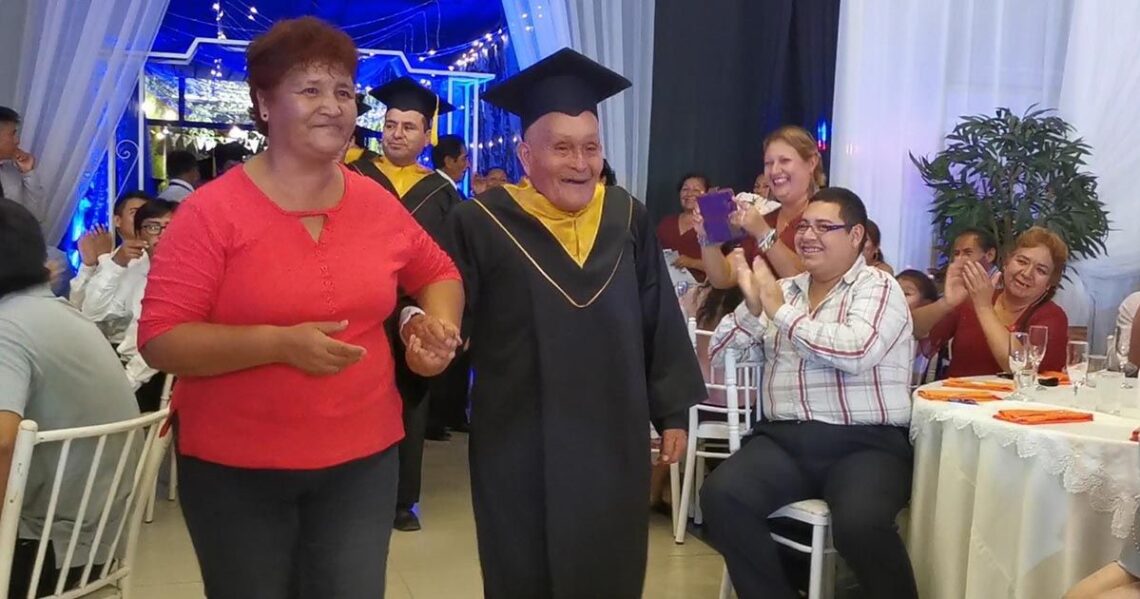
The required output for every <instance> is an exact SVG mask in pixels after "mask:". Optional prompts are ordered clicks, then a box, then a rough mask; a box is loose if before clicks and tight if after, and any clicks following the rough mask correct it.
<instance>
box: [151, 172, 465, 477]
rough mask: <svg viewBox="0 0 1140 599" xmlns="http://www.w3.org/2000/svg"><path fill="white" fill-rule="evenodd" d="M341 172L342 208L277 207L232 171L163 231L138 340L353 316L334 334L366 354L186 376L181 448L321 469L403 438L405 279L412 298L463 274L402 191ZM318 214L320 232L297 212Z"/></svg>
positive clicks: (180, 402) (265, 464)
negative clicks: (322, 363)
mask: <svg viewBox="0 0 1140 599" xmlns="http://www.w3.org/2000/svg"><path fill="white" fill-rule="evenodd" d="M341 170H342V172H343V173H344V178H345V190H344V196H343V197H342V198H341V200H340V203H338V204H337V205H336V206H335V207H333V208H330V209H328V210H325V211H320V212H304V213H299V212H286V211H284V210H282V209H281V208H280V207H279V206H278V205H277V204H275V203H273V202H272V201H271V200H270V199H269V198H267V197H266V196H265V195H264V194H263V193H262V192H261V191H260V190H259V189H258V188H257V186H255V185H254V183H253V181H252V180H251V179H250V178H249V176H248V175H246V173H245V169H244V168H235V169H232V170H230V171H229V172H228V173H226V174H225V175H224V176H222V177H221V178H219V179H218V180H216V181H214V182H212V183H210V184H209V185H206V186H205V187H203V188H201V189H200V190H198V191H196V192H195V193H193V194H191V195H190V197H189V198H188V199H187V200H186V201H185V202H183V204H182V206H181V207H180V208H179V210H178V212H177V214H176V215H175V217H174V219H173V222H172V223H171V225H170V228H169V229H167V230H166V233H165V235H164V236H163V238H162V249H161V250H160V251H159V252H156V256H155V259H154V261H153V263H152V266H151V270H150V275H149V279H148V283H147V287H146V296H145V298H144V299H143V312H142V316H141V318H140V320H139V339H138V343H139V347H142V346H144V345H145V344H146V343H147V342H148V341H150V340H151V339H154V338H155V337H158V336H160V335H162V334H163V333H166V332H168V331H169V330H171V329H172V328H174V327H176V326H178V325H180V324H183V323H188V322H209V323H216V324H227V325H266V324H268V325H278V326H290V325H295V324H300V323H303V322H311V321H342V320H347V321H348V328H347V330H345V331H344V332H342V333H339V334H337V335H336V338H337V339H340V340H342V341H345V342H346V343H352V344H356V345H360V346H363V347H364V348H366V350H367V354H366V355H365V357H364V358H363V359H362V360H361V361H360V362H358V363H356V364H354V365H352V366H350V367H348V368H346V369H344V370H343V371H341V372H340V373H338V374H335V375H332V376H312V375H308V374H305V373H304V372H302V371H300V370H297V369H296V368H293V367H291V366H288V365H286V364H270V365H266V366H260V367H257V368H250V369H247V370H241V371H237V372H231V373H228V374H224V375H220V376H212V377H182V378H180V379H179V380H178V384H177V386H176V391H175V393H174V398H173V409H174V410H176V411H177V414H178V426H179V429H178V432H179V439H178V444H179V449H180V451H182V452H183V453H185V454H186V455H190V456H193V457H196V458H199V459H202V460H206V461H210V462H215V463H218V464H223V465H227V466H234V467H241V468H271V469H290V470H293V469H297V470H299V469H316V468H325V467H329V466H334V465H337V464H341V463H344V462H347V461H351V460H354V459H358V458H362V457H365V456H368V455H372V454H374V453H377V452H379V451H382V450H384V449H386V448H388V447H390V446H392V445H393V444H395V443H396V442H398V441H399V440H400V439H401V438H403V436H404V430H403V424H402V421H401V409H402V404H401V401H400V396H399V394H398V393H397V391H396V385H395V381H394V377H393V367H394V364H393V361H392V360H393V357H392V352H391V349H390V346H389V343H388V338H387V335H386V333H385V331H384V327H383V323H384V320H385V319H386V318H388V316H389V315H390V314H391V313H392V311H393V309H394V307H395V305H396V286H397V285H399V286H400V287H401V288H402V289H404V290H405V291H407V292H408V293H409V294H414V293H416V292H417V291H419V290H420V289H421V288H422V287H424V286H425V285H428V284H430V283H434V282H437V281H441V280H446V279H458V278H459V273H458V271H457V270H456V268H455V265H454V264H453V263H452V261H451V259H450V258H448V256H447V254H446V253H444V252H443V250H441V249H440V248H439V246H437V245H436V244H435V242H434V241H432V239H431V237H429V236H428V234H427V233H425V232H424V230H423V229H422V228H420V226H419V225H418V224H417V223H416V221H415V220H414V219H413V218H412V216H411V215H410V214H408V211H407V210H406V209H405V208H404V207H403V206H402V205H401V204H400V203H399V201H398V200H396V198H394V197H393V196H392V195H391V194H390V193H389V192H387V191H385V190H384V188H382V187H381V186H380V185H378V184H377V183H375V182H373V181H372V180H371V179H368V178H366V177H363V176H361V175H359V174H356V173H354V172H352V171H349V170H348V169H344V168H342V169H341ZM315 214H321V215H324V216H326V221H325V226H324V229H323V230H322V232H321V235H320V239H319V240H317V241H314V240H313V238H312V236H311V235H310V234H309V232H308V231H307V230H306V229H305V226H304V225H303V224H302V222H301V220H300V217H303V216H311V215H315ZM399 359H403V356H400V357H399Z"/></svg>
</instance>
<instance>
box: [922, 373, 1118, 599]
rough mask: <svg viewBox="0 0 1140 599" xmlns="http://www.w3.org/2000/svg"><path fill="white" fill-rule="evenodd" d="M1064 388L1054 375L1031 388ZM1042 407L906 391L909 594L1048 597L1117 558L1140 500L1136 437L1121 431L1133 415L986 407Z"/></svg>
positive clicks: (937, 598) (952, 598)
mask: <svg viewBox="0 0 1140 599" xmlns="http://www.w3.org/2000/svg"><path fill="white" fill-rule="evenodd" d="M933 386H937V384H936V385H933ZM1083 392H1087V390H1086V391H1083ZM1059 394H1068V395H1067V396H1062V395H1059ZM1071 396H1072V389H1071V388H1068V387H1062V388H1055V389H1050V390H1048V391H1046V392H1042V393H1038V394H1035V396H1034V397H1035V399H1039V400H1041V401H1052V400H1051V399H1050V398H1054V399H1061V400H1062V401H1066V400H1067V401H1071V400H1069V398H1070V397H1071ZM1052 407H1054V406H1051V405H1044V404H1038V403H1023V402H1008V401H1000V402H988V403H983V404H980V405H963V404H955V403H947V402H934V401H926V400H923V399H920V398H918V397H917V395H916V397H915V401H914V413H913V417H912V420H911V431H910V432H911V440H912V441H913V442H914V446H915V455H914V462H915V463H914V488H913V496H912V498H911V507H910V521H909V525H908V544H909V550H910V555H911V559H912V561H913V563H914V569H915V576H916V578H917V581H918V590H919V596H921V597H923V598H924V599H942V598H945V599H963V598H979V599H992V598H996V597H1018V598H1022V597H1023V598H1026V599H1039V598H1055V597H1060V596H1061V595H1063V594H1064V592H1065V591H1066V590H1068V588H1069V587H1070V586H1072V585H1073V584H1074V583H1076V582H1077V581H1079V580H1080V579H1081V578H1083V577H1085V576H1086V575H1088V574H1089V573H1091V572H1093V571H1094V570H1096V569H1097V568H1100V567H1101V566H1103V565H1104V564H1106V563H1108V562H1110V561H1112V560H1114V559H1116V557H1117V556H1118V554H1119V553H1120V548H1121V545H1122V543H1123V542H1124V539H1125V538H1126V537H1128V536H1129V535H1130V533H1131V527H1132V525H1133V522H1132V520H1133V515H1134V513H1135V511H1136V506H1137V502H1138V501H1140V444H1137V443H1134V442H1132V441H1130V440H1129V436H1130V435H1131V433H1132V430H1133V429H1134V428H1136V427H1137V426H1138V425H1140V421H1137V420H1132V419H1126V418H1120V417H1115V416H1109V415H1106V414H1096V415H1095V420H1094V421H1093V422H1086V423H1074V424H1058V425H1036V426H1025V425H1018V424H1012V423H1008V422H1004V421H1000V420H995V419H994V418H993V414H994V413H995V412H997V410H999V409H1011V408H1012V409H1017V408H1043V409H1048V408H1052Z"/></svg>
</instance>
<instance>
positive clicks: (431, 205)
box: [348, 152, 462, 406]
mask: <svg viewBox="0 0 1140 599" xmlns="http://www.w3.org/2000/svg"><path fill="white" fill-rule="evenodd" d="M369 154H372V157H369ZM375 156H376V154H374V153H371V152H365V154H364V155H363V156H361V158H360V159H359V160H356V161H354V162H352V163H350V164H349V165H348V167H349V168H351V169H353V170H355V171H356V172H358V173H360V174H362V175H364V176H366V177H368V178H370V179H372V180H374V181H376V182H377V183H379V184H380V186H381V187H383V188H384V189H387V190H388V191H390V192H391V193H392V195H394V196H396V197H397V198H399V199H400V203H402V204H403V205H404V207H405V208H407V209H408V212H410V213H411V214H412V217H414V218H415V219H416V222H418V223H419V224H420V226H421V227H423V229H424V230H425V231H427V233H428V235H431V238H432V239H434V240H435V242H436V243H438V244H439V245H440V246H442V247H444V248H445V249H446V247H447V246H446V244H445V240H444V238H445V229H444V222H445V219H446V218H447V213H448V212H450V211H451V209H452V208H453V207H455V206H456V205H458V204H459V203H460V201H462V198H461V197H460V195H459V191H458V190H456V189H455V186H454V185H452V184H451V182H450V181H448V180H447V179H445V178H443V175H440V174H439V173H438V172H432V173H431V174H429V175H426V176H424V178H423V179H420V180H419V181H417V182H416V184H415V185H413V186H412V187H411V188H410V189H408V191H407V192H406V193H405V194H404V195H403V196H401V195H400V194H399V193H396V186H395V185H394V184H392V182H391V181H390V180H389V179H388V177H387V176H385V175H384V173H383V172H382V171H381V170H380V168H379V167H377V166H376V164H375V163H374V162H373V161H372V158H373V157H375ZM414 303H415V302H414V301H412V300H411V298H409V297H407V296H405V295H403V293H402V292H401V294H400V298H399V300H398V302H397V306H396V310H395V311H394V312H393V313H392V317H391V318H389V319H388V322H387V323H385V324H386V326H387V327H388V337H389V339H390V340H391V342H392V355H393V357H394V358H395V362H396V372H395V375H396V386H397V387H398V388H399V389H400V395H401V396H402V397H403V398H404V401H405V402H407V403H409V404H411V405H412V406H415V405H416V404H418V403H419V402H420V401H421V400H422V399H423V397H424V394H426V393H427V391H428V380H429V379H425V378H424V377H421V376H419V375H418V374H416V373H414V372H412V370H411V369H410V368H408V363H407V361H406V360H404V345H403V343H402V342H401V341H400V335H399V331H398V329H399V320H400V311H401V310H402V309H403V308H404V307H405V306H408V305H411V304H414ZM436 378H438V377H436Z"/></svg>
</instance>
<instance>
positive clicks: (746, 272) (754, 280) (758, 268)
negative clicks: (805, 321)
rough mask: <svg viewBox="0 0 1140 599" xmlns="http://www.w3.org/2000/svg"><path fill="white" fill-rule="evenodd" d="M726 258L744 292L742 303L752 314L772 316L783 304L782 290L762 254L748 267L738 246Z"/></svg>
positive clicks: (742, 251)
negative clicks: (730, 263)
mask: <svg viewBox="0 0 1140 599" xmlns="http://www.w3.org/2000/svg"><path fill="white" fill-rule="evenodd" d="M728 259H729V261H730V262H732V266H733V270H734V271H735V272H736V282H737V284H738V285H739V286H740V291H741V293H743V294H744V304H745V305H746V306H747V307H748V311H749V312H751V313H752V315H753V316H760V314H761V313H763V314H765V315H767V316H768V318H774V317H775V316H776V311H777V310H779V309H780V307H781V306H783V305H784V290H783V289H781V288H780V283H779V281H777V280H776V276H775V275H773V274H772V269H770V268H769V267H768V263H767V262H765V261H764V258H763V257H762V256H757V257H756V258H755V259H754V260H752V266H751V267H749V266H748V260H746V259H745V257H744V250H742V249H740V248H737V249H735V250H732V253H731V254H729V256H728Z"/></svg>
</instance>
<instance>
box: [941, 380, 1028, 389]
mask: <svg viewBox="0 0 1140 599" xmlns="http://www.w3.org/2000/svg"><path fill="white" fill-rule="evenodd" d="M942 386H943V387H953V388H955V389H974V390H977V391H999V392H1005V391H1009V392H1012V391H1013V382H1011V381H971V380H968V379H946V380H944V381H942Z"/></svg>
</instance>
